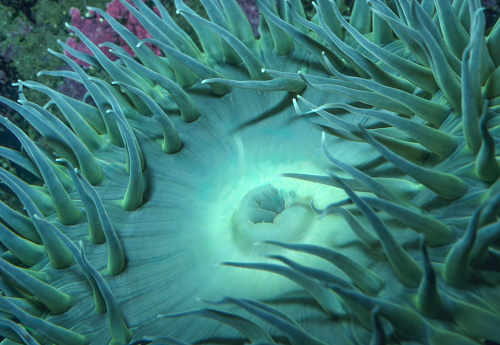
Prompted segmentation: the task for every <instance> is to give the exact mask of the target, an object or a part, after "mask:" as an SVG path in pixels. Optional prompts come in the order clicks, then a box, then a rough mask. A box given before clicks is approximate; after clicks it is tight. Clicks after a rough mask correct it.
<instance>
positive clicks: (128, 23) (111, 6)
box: [66, 0, 161, 67]
mask: <svg viewBox="0 0 500 345" xmlns="http://www.w3.org/2000/svg"><path fill="white" fill-rule="evenodd" d="M129 2H130V1H129ZM154 10H155V12H156V11H157V10H156V8H154ZM106 12H107V13H108V14H109V15H111V16H112V17H113V18H115V19H116V20H117V21H118V22H120V23H121V24H122V25H124V26H125V27H126V28H127V29H129V30H130V31H131V32H132V33H133V34H134V35H136V36H137V37H138V38H139V39H145V38H151V35H150V34H149V33H148V32H147V31H146V29H145V28H144V27H143V26H142V24H141V23H140V22H139V21H138V20H137V19H136V18H135V17H134V16H133V15H132V14H131V13H130V12H129V11H128V10H127V9H126V8H125V6H124V5H122V4H121V3H120V1H119V0H113V1H112V2H110V3H108V4H107V5H106ZM70 14H71V25H73V26H75V27H77V28H78V29H80V30H81V31H82V32H83V33H84V34H85V36H87V37H88V38H89V39H90V40H91V41H92V42H94V43H95V44H96V45H97V46H99V44H101V43H104V42H112V43H115V44H116V45H118V46H120V47H122V48H123V49H125V50H126V51H127V52H128V53H129V54H130V55H132V56H135V53H134V52H133V51H132V49H131V48H130V47H129V46H128V44H127V43H126V42H125V40H123V38H122V37H121V36H119V35H118V34H117V33H116V32H115V31H114V30H113V29H112V27H111V25H109V23H108V22H107V21H106V20H104V18H102V16H101V15H99V14H98V13H96V12H94V11H89V16H88V17H82V15H81V12H80V10H79V9H78V8H75V7H72V8H71V10H70ZM66 44H67V45H69V46H70V47H72V48H74V49H76V50H78V51H80V52H83V53H87V54H90V50H89V48H87V46H86V45H85V44H84V43H83V42H80V41H78V40H76V39H75V38H73V37H70V38H69V39H68V40H67V41H66ZM151 48H152V50H153V51H154V52H155V53H156V54H158V55H160V54H161V51H160V49H159V48H157V47H155V46H153V47H151ZM101 50H102V51H103V52H104V54H106V56H107V57H109V58H110V59H111V60H116V59H117V57H116V56H115V55H113V54H112V53H110V52H109V47H101ZM75 61H76V62H77V63H78V64H80V65H81V66H83V67H89V64H88V63H86V62H84V61H82V60H80V59H77V58H75Z"/></svg>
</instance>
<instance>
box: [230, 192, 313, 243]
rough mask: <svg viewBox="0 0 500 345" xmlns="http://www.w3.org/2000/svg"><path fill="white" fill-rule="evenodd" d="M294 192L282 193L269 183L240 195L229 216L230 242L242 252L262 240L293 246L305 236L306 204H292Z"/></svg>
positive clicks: (308, 214)
mask: <svg viewBox="0 0 500 345" xmlns="http://www.w3.org/2000/svg"><path fill="white" fill-rule="evenodd" d="M294 196H295V192H294V191H290V192H287V194H286V195H285V193H284V192H283V190H278V189H276V188H274V187H273V186H272V185H271V184H266V185H263V186H259V187H256V188H254V189H252V190H251V191H249V192H248V193H247V194H245V195H244V196H243V198H242V199H241V201H240V204H239V206H238V209H237V210H236V212H235V214H234V217H233V226H234V232H233V236H234V240H235V242H236V243H237V245H238V246H239V247H240V248H241V249H242V250H245V251H247V252H248V251H251V250H252V249H253V248H254V247H255V245H256V244H260V243H261V242H264V241H280V242H289V243H296V242H297V241H300V239H301V238H302V237H304V236H306V235H307V232H308V227H309V225H310V223H311V219H310V216H311V211H310V209H309V207H308V206H309V205H307V204H306V205H300V204H297V203H294Z"/></svg>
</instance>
